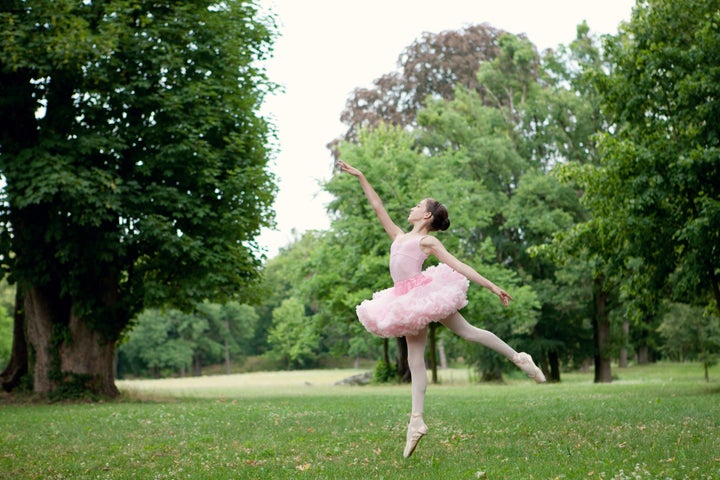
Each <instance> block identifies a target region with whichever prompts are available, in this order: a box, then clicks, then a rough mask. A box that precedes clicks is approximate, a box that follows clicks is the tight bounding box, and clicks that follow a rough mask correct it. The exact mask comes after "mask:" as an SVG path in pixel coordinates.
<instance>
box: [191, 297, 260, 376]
mask: <svg viewBox="0 0 720 480" xmlns="http://www.w3.org/2000/svg"><path fill="white" fill-rule="evenodd" d="M197 313H198V314H199V315H200V316H202V317H204V318H205V319H206V320H207V321H208V326H209V331H208V332H207V334H206V335H203V337H202V338H201V342H200V343H201V345H200V346H201V348H202V347H205V348H202V349H203V350H205V351H208V353H211V352H218V351H220V352H222V360H223V361H224V362H225V373H226V374H228V375H229V374H230V363H231V358H232V357H234V356H237V355H248V354H250V353H251V349H252V340H253V338H254V336H255V329H256V325H257V319H258V315H257V312H255V309H254V308H253V307H251V306H250V305H241V304H240V303H238V302H236V301H231V302H228V303H225V304H222V305H220V304H216V303H208V302H205V303H202V304H200V305H198V306H197ZM218 347H219V348H218ZM208 360H209V361H217V360H218V359H217V358H216V357H211V358H209V359H208Z"/></svg>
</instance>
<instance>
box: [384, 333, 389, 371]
mask: <svg viewBox="0 0 720 480" xmlns="http://www.w3.org/2000/svg"><path fill="white" fill-rule="evenodd" d="M383 361H384V362H385V365H387V366H388V367H389V366H390V341H389V340H388V339H387V338H383Z"/></svg>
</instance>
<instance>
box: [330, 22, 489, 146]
mask: <svg viewBox="0 0 720 480" xmlns="http://www.w3.org/2000/svg"><path fill="white" fill-rule="evenodd" d="M502 33H503V31H502V30H499V29H496V28H493V27H492V26H490V25H487V24H482V25H469V26H467V27H464V28H462V29H460V30H448V31H445V32H440V33H430V32H425V33H423V34H422V36H421V37H420V38H419V39H418V40H416V41H414V42H413V43H412V44H411V45H409V46H408V47H407V48H406V49H405V50H403V52H402V53H401V54H400V55H399V57H398V67H400V71H397V72H391V73H388V74H385V75H383V76H381V77H380V78H378V79H376V80H375V81H374V82H373V84H374V86H373V88H357V89H355V90H354V91H353V93H352V94H351V95H350V97H349V98H348V100H347V102H346V103H345V109H344V110H343V112H342V114H341V115H340V120H341V121H342V122H343V123H345V124H346V125H348V130H347V131H346V132H345V134H344V135H343V137H342V140H345V141H356V140H357V139H358V133H359V131H360V130H361V129H367V128H373V127H376V126H378V125H379V124H380V123H385V124H389V125H397V126H406V127H409V126H413V125H415V119H416V115H417V112H418V111H419V110H420V109H421V108H422V107H423V106H424V105H425V101H426V100H427V99H428V98H442V99H452V98H453V96H454V95H455V87H456V86H458V85H462V86H464V87H466V88H467V89H469V90H476V89H477V88H478V78H477V70H478V68H479V67H480V65H481V64H482V63H483V62H486V61H489V60H492V59H493V58H495V57H496V56H497V54H498V51H499V46H498V38H499V37H500V35H502ZM338 141H339V140H335V141H333V142H331V144H330V146H331V147H332V148H335V147H336V146H337V144H338Z"/></svg>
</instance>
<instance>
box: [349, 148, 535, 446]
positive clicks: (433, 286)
mask: <svg viewBox="0 0 720 480" xmlns="http://www.w3.org/2000/svg"><path fill="white" fill-rule="evenodd" d="M338 165H339V167H340V168H341V170H342V171H344V172H347V173H349V174H350V175H353V176H354V177H356V178H357V179H358V180H359V181H360V186H361V187H362V190H363V192H364V193H365V196H366V197H367V199H368V201H369V202H370V205H371V206H372V208H373V210H374V211H375V214H376V215H377V217H378V219H379V220H380V223H381V224H382V226H383V228H385V231H386V232H387V234H388V235H389V236H390V239H391V240H392V245H391V246H390V276H391V277H392V280H393V284H394V286H393V287H392V288H388V289H385V290H382V291H379V292H375V293H374V294H373V297H372V299H371V300H365V301H363V302H362V303H361V304H360V305H358V307H357V315H358V318H359V319H360V322H362V324H363V325H364V326H365V328H366V329H367V330H368V331H369V332H371V333H373V334H375V335H378V336H381V337H405V339H406V340H407V347H408V366H409V367H410V374H411V378H412V410H411V415H410V423H409V424H408V428H407V438H406V443H405V450H404V452H403V456H404V457H405V458H407V457H409V456H410V455H412V454H413V452H414V451H415V447H417V444H418V442H419V441H420V439H421V438H422V437H423V436H425V435H426V434H427V433H428V427H427V425H426V424H425V422H424V420H423V411H424V409H425V390H426V389H427V372H426V370H425V341H426V338H427V326H428V324H429V323H430V322H440V323H442V324H443V325H445V326H446V327H447V328H449V329H450V330H452V331H453V332H455V333H456V334H457V335H459V336H460V337H462V338H464V339H466V340H469V341H471V342H475V343H479V344H481V345H484V346H486V347H489V348H491V349H493V350H495V351H496V352H498V353H500V354H501V355H504V356H505V357H507V358H508V359H509V360H510V361H511V362H513V363H514V364H515V365H517V366H518V367H519V368H520V369H521V370H522V371H523V372H525V373H526V374H527V376H528V377H530V378H532V379H533V380H535V381H536V382H537V383H542V382H544V381H545V376H544V375H543V372H542V371H541V370H540V369H539V368H538V367H537V366H536V365H535V363H534V362H533V360H532V358H531V357H530V355H528V354H527V353H524V352H523V353H518V352H516V351H515V350H513V349H512V348H511V347H510V346H509V345H508V344H507V343H505V342H504V341H502V340H501V339H500V338H498V337H497V336H496V335H495V334H494V333H492V332H489V331H487V330H483V329H480V328H477V327H474V326H472V325H470V324H469V323H468V322H467V321H466V320H465V319H464V318H463V316H462V315H460V313H459V312H458V310H460V309H461V308H463V307H464V306H465V305H466V304H467V296H466V294H467V289H468V285H469V281H473V282H475V283H477V284H478V285H480V286H481V287H485V288H487V289H488V290H490V291H491V292H492V293H494V294H495V295H497V296H498V298H499V299H500V301H501V302H502V303H503V305H505V306H507V305H508V303H509V302H510V300H512V297H511V296H510V295H509V294H508V293H507V292H506V291H505V290H503V289H502V288H500V287H498V286H497V285H495V284H494V283H492V282H491V281H490V280H488V279H486V278H485V277H483V276H482V275H480V274H479V273H478V272H477V271H475V269H473V268H472V267H470V266H469V265H466V264H465V263H463V262H461V261H460V260H458V259H457V258H455V257H454V256H453V255H452V254H450V253H449V252H448V251H447V250H446V249H445V247H444V246H443V244H442V243H441V242H440V240H438V239H437V238H435V237H434V236H431V235H428V233H429V232H433V231H438V230H447V228H448V227H449V226H450V220H449V219H448V211H447V209H446V208H445V206H444V205H443V204H441V203H440V202H438V201H437V200H434V199H432V198H425V199H423V200H422V201H421V202H420V203H418V204H417V205H416V206H414V207H413V208H411V209H410V214H409V215H408V218H407V220H408V222H409V223H410V224H411V225H412V230H410V231H409V232H405V231H404V230H403V229H402V228H400V227H398V226H397V225H396V224H395V223H394V222H393V221H392V220H391V219H390V216H389V215H388V213H387V211H386V210H385V207H384V205H383V203H382V200H380V197H379V196H378V194H377V193H376V192H375V190H374V189H373V187H372V186H371V185H370V183H369V182H368V181H367V179H366V178H365V175H363V173H362V172H361V171H360V170H358V169H357V168H354V167H352V166H350V165H348V164H347V163H345V162H342V161H340V162H338ZM429 255H434V256H435V257H436V258H437V259H438V260H440V262H442V263H440V264H439V265H437V266H432V267H429V268H428V269H426V270H425V271H423V270H422V265H423V262H424V261H425V259H426V258H427V257H428V256H429Z"/></svg>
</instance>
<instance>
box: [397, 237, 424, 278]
mask: <svg viewBox="0 0 720 480" xmlns="http://www.w3.org/2000/svg"><path fill="white" fill-rule="evenodd" d="M422 239H423V237H420V236H419V237H417V238H405V239H403V240H400V241H398V240H395V241H394V242H393V243H392V245H391V246H390V276H391V277H392V279H393V282H395V283H397V282H401V281H403V280H407V279H408V278H411V277H414V276H415V275H417V274H419V273H421V272H422V265H423V262H425V259H426V258H427V254H426V253H424V252H423V251H422V249H421V248H420V241H421V240H422Z"/></svg>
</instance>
